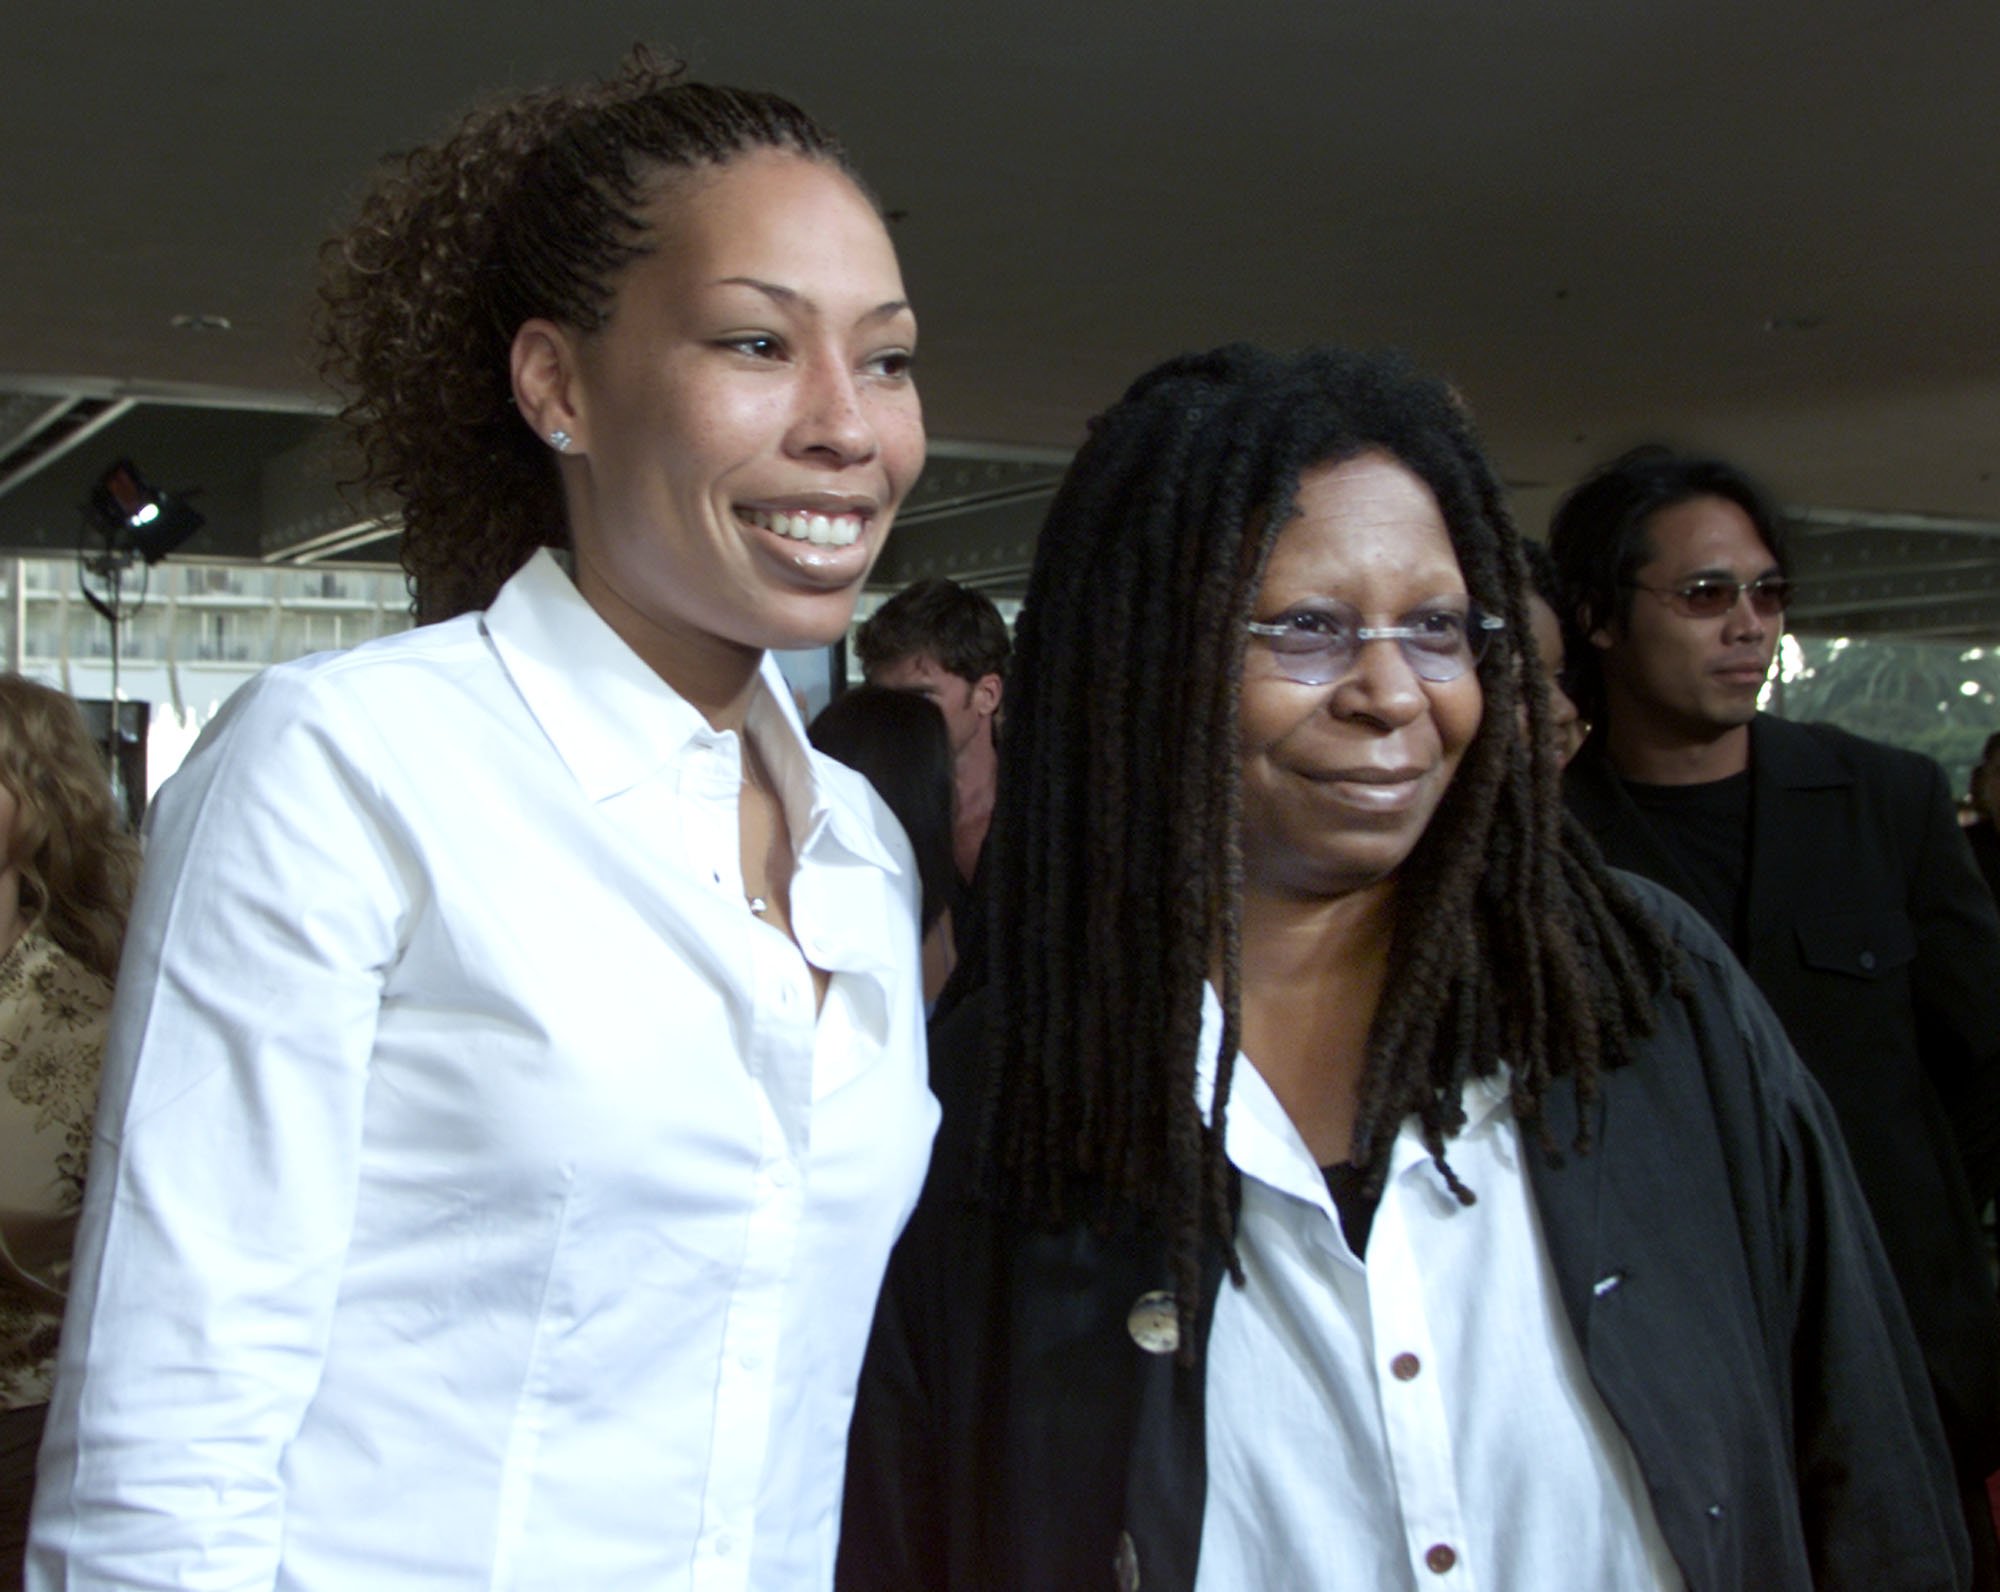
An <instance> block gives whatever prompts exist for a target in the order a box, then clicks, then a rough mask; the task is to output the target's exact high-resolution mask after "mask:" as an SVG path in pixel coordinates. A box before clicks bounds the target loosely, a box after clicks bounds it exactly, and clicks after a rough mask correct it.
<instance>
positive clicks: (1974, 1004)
mask: <svg viewBox="0 0 2000 1592" xmlns="http://www.w3.org/2000/svg"><path fill="white" fill-rule="evenodd" d="M1928 768H1929V773H1930V781H1929V785H1928V788H1927V789H1926V790H1925V792H1924V797H1923V841H1922V844H1921V846H1920V848H1919V850H1918V853H1917V859H1916V868H1915V870H1914V872H1913V876H1912V878H1911V882H1910V895H1909V903H1910V918H1911V922H1912V923H1913V925H1914V926H1915V929H1916V936H1917V958H1916V965H1915V968H1914V983H1913V998H1914V1000H1915V1003H1916V1021H1917V1042H1918V1045H1919V1046H1920V1047H1921V1054H1922V1055H1923V1058H1924V1065H1925V1068H1926V1070H1927V1071H1928V1072H1929V1073H1930V1075H1931V1082H1932V1084H1933V1086H1934V1087H1935V1088H1936V1089H1937V1092H1938V1096H1939V1098H1940V1099H1941V1100H1942V1101H1943V1102H1944V1107H1945V1113H1946V1115H1947V1117H1948V1118H1949V1120H1950V1122H1951V1126H1952V1132H1953V1134H1954V1135H1955V1137H1956V1139H1957V1143H1958V1150H1959V1158H1960V1161H1961V1163H1962V1165H1963V1167H1964V1170H1965V1178H1966V1184H1967V1186H1968V1187H1969V1188H1970V1190H1971V1192H1972V1203H1973V1205H1974V1207H1975V1208H1978V1207H1982V1206H1984V1205H1985V1204H1986V1202H1987V1201H1988V1200H1989V1199H1991V1198H1993V1196H1994V1195H1995V1193H1996V1192H2000V913H1996V910H1995V907H1994V902H1993V896H1992V893H1991V892H1990V891H1988V890H1987V888H1986V881H1985V880H1984V879H1982V878H1981V877H1980V875H1979V869H1978V866H1977V864H1975V863H1974V862H1973V860H1972V848H1971V847H1970V846H1969V845H1968V844H1967V843H1966V839H1965V834H1964V832H1963V831H1962V830H1961V829H1960V828H1959V825H1958V820H1957V818H1956V817H1955V816H1954V814H1953V812H1952V808H1951V798H1950V795H1949V792H1948V790H1947V788H1946V784H1945V777H1944V771H1943V770H1942V769H1941V768H1939V767H1938V766H1937V765H1936V764H1935V763H1930V764H1928Z"/></svg>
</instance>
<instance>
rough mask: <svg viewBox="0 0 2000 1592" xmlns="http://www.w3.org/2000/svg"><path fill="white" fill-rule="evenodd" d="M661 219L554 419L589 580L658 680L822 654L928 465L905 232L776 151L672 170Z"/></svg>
mask: <svg viewBox="0 0 2000 1592" xmlns="http://www.w3.org/2000/svg"><path fill="white" fill-rule="evenodd" d="M645 209H646V214H647V217H648V220H649V223H650V226H649V240H648V241H649V243H650V245H651V252H649V253H648V254H646V255H644V256H642V257H641V258H639V259H637V260H635V261H634V262H633V263H632V264H630V265H629V266H627V267H625V269H624V270H623V271H622V273H621V274H620V275H619V277H618V278H617V281H616V284H615V291H614V293H613V296H612V300H611V305H610V312H609V315H608V317H607V319H606V322H605V324H604V326H603V327H602V328H601V329H600V330H598V331H595V332H591V333H577V332H575V331H574V330H569V331H562V332H558V333H557V334H556V336H555V338H554V340H553V341H552V342H551V344H550V346H559V347H560V348H561V349H562V350H563V352H564V354H565V356H566V359H567V364H566V367H565V369H566V377H565V379H564V384H563V386H562V388H561V394H562V400H563V404H562V407H561V408H560V410H559V411H558V412H557V413H556V418H554V419H549V418H548V414H549V413H550V412H549V411H547V410H544V411H543V412H542V413H541V414H539V415H538V416H537V419H538V421H539V422H541V423H542V424H543V426H544V429H545V430H546V429H552V428H553V427H554V426H556V425H560V426H561V428H562V429H563V430H565V431H567V432H568V433H569V434H570V436H571V438H572V439H573V440H572V442H571V445H570V447H569V449H568V450H567V452H566V453H565V456H564V459H563V464H562V469H563V478H564V488H565V494H566V499H567V502H568V505H569V513H570V536H571V542H572V545H573V547H574V550H575V555H576V582H577V587H578V589H579V590H580V591H581V592H582V593H583V595H584V596H585V598H586V599H587V600H589V602H590V603H591V605H592V606H593V607H594V608H596V609H597V610H598V612H599V613H600V614H601V615H602V616H603V617H604V618H605V620H606V621H607V622H608V623H609V624H610V625H611V626H612V628H613V629H614V630H616V631H618V632H619V634H620V635H622V636H624V638H625V639H626V641H627V642H628V643H630V644H631V645H632V646H633V648H634V649H635V650H636V651H638V652H639V653H640V655H641V656H643V657H646V658H648V659H649V660H650V661H655V665H656V667H658V666H659V663H658V660H659V659H661V658H662V657H665V658H671V657H672V656H673V655H674V654H675V653H676V652H677V651H679V650H681V649H683V648H685V647H687V646H689V645H693V646H696V647H701V646H704V645H708V644H711V643H716V642H720V643H723V644H726V645H732V646H736V647H740V648H745V649H763V648H771V647H778V648H786V647H809V646H821V645H825V644H827V643H829V642H831V641H833V640H835V639H836V638H837V637H839V636H840V635H841V634H842V633H844V631H845V630H846V627H847V624H848V622H849V620H850V618H851V617H852V613H853V608H854V600H855V597H856V596H857V594H858V593H859V592H860V589H861V583H862V581H863V579H864V578H865V577H866V576H867V573H868V571H869V569H870V567H871V566H872V565H873V564H874V562H875V559H876V558H877V556H879V555H880V553H881V551H882V547H883V543H884V541H885V539H886V538H887V536H888V533H889V527H890V523H891V521H892V519H893V518H894V515H895V511H896V507H897V505H898V504H899V503H901V502H902V500H903V497H904V494H905V493H907V492H908V491H909V488H910V486H911V484H912V482H914V481H915V479H916V477H917V474H918V472H919V471H920V470H921V469H922V466H923V459H924V432H923V417H922V413H921V410H920V408H919V406H918V402H917V392H916V386H915V384H914V381H913V379H912V376H911V372H910V362H911V357H912V354H913V351H914V349H915V344H916V321H915V318H914V316H913V315H912V314H911V312H910V308H909V305H908V303H907V302H906V300H905V297H904V292H903V282H902V276H901V273H900V271H899V270H898V268H897V265H896V255H895V250H894V249H893V247H892V246H891V245H890V242H889V237H888V233H887V232H886V231H885V230H884V228H883V226H882V222H881V219H880V218H879V217H878V216H877V214H876V212H875V210H874V207H873V206H872V205H870V204H869V202H868V200H867V199H866V198H865V197H864V196H863V195H862V194H861V192H860V191H859V190H858V189H857V188H856V187H855V186H854V184H853V182H852V181H850V180H849V179H848V178H847V177H846V176H845V175H844V174H843V173H841V172H840V171H839V170H838V169H837V168H835V167H833V166H831V165H828V164H826V163H824V162H821V161H816V160H811V159H807V158H804V157H801V156H798V155H794V154H789V153H784V152H780V151H774V150H761V151H758V152H756V153H752V154H747V155H742V156H738V157H737V158H735V159H733V160H731V161H729V162H728V163H726V164H724V165H721V166H718V167H713V168H706V169H702V170H698V171H695V172H692V173H675V174H672V175H670V176H669V177H667V178H666V179H664V180H663V181H662V182H661V183H660V184H659V186H658V188H657V190H656V192H655V193H654V195H653V197H652V200H651V202H650V203H649V204H648V205H647V206H646V207H645ZM535 324H536V323H530V328H524V333H523V336H524V337H525V336H526V335H527V333H528V331H529V330H530V329H532V328H533V327H534V325H535ZM521 349H522V340H521V339H518V338H517V342H516V362H517V386H518V385H519V375H518V372H519V369H520V365H521V360H522V357H523V356H522V353H521ZM524 407H526V406H525V405H524ZM662 672H666V673H670V672H671V671H670V670H665V669H663V671H662Z"/></svg>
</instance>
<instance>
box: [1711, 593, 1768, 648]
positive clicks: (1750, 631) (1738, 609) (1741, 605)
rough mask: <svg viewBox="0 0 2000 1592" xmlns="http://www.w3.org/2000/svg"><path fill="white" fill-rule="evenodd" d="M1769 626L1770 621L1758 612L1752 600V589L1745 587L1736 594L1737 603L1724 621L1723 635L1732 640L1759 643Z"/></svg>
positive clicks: (1732, 606)
mask: <svg viewBox="0 0 2000 1592" xmlns="http://www.w3.org/2000/svg"><path fill="white" fill-rule="evenodd" d="M1769 625H1770V621H1769V620H1768V619H1766V618H1765V617H1764V616H1763V615H1762V614H1760V613H1758V612H1757V605H1756V604H1755V603H1753V602H1752V601H1751V600H1750V588H1749V587H1748V586H1745V587H1744V588H1743V589H1742V590H1741V591H1740V592H1738V593H1737V594H1736V601H1735V602H1734V603H1733V604H1732V605H1731V606H1730V609H1729V613H1728V615H1727V617H1725V618H1724V620H1723V623H1722V630H1723V635H1724V636H1725V637H1727V638H1729V639H1731V640H1739V641H1759V640H1762V639H1763V636H1764V632H1765V630H1766V629H1767V628H1768V627H1769Z"/></svg>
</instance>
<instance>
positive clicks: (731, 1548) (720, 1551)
mask: <svg viewBox="0 0 2000 1592" xmlns="http://www.w3.org/2000/svg"><path fill="white" fill-rule="evenodd" d="M715 1551H716V1554H717V1555H718V1556H719V1557H721V1558H724V1559H726V1558H728V1557H729V1556H730V1555H731V1554H732V1553H734V1552H735V1551H736V1539H735V1538H734V1537H732V1536H731V1535H730V1534H729V1533H728V1532H726V1531H725V1532H723V1534H722V1535H721V1536H719V1537H717V1538H716V1539H715ZM1445 1551H1446V1552H1447V1553H1449V1552H1450V1551H1451V1550H1450V1549H1449V1548H1447V1549H1446V1550H1445ZM1431 1552H1433V1553H1435V1552H1437V1549H1435V1548H1433V1549H1431Z"/></svg>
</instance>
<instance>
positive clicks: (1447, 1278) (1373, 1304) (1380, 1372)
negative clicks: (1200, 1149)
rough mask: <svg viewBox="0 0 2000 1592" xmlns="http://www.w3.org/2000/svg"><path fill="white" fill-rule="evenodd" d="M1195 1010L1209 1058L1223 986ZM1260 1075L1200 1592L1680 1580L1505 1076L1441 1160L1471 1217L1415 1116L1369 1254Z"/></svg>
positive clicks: (1213, 1445) (1234, 1122) (1235, 1114)
mask: <svg viewBox="0 0 2000 1592" xmlns="http://www.w3.org/2000/svg"><path fill="white" fill-rule="evenodd" d="M1207 1017H1208V1022H1207V1025H1206V1032H1205V1033H1204V1035H1203V1042H1202V1043H1203V1049H1202V1054H1203V1055H1204V1056H1212V1055H1213V1052H1214V1047H1215V1044H1216V1041H1217V1038H1218V1036H1219V1033H1220V1007H1219V1005H1218V1004H1217V1003H1216V1001H1215V999H1214V996H1213V994H1212V992H1211V994H1210V997H1209V1000H1208V1013H1207ZM1249 1063H1250V1058H1247V1057H1246V1058H1241V1059H1239V1061H1238V1064H1237V1069H1236V1073H1235V1084H1234V1086H1233V1088H1232V1090H1231V1092H1230V1098H1229V1128H1228V1150H1229V1158H1230V1160H1231V1161H1232V1162H1233V1163H1234V1164H1235V1166H1236V1167H1237V1169H1238V1170H1239V1171H1240V1172H1241V1173H1242V1174H1243V1182H1242V1188H1243V1207H1242V1216H1241V1219H1240V1222H1239V1225H1238V1228H1237V1246H1238V1253H1239V1254H1240V1255H1241V1257H1242V1261H1243V1269H1244V1272H1245V1277H1246V1286H1245V1287H1243V1288H1240V1289H1239V1288H1237V1287H1235V1286H1234V1285H1233V1284H1231V1283H1229V1282H1227V1281H1225V1282H1224V1283H1223V1285H1222V1291H1221V1295H1220V1298H1219V1300H1218V1302H1217V1304H1216V1309H1215V1320H1214V1325H1213V1327H1212V1328H1211V1332H1210V1338H1209V1343H1208V1357H1209V1358H1208V1373H1207V1398H1206V1408H1207V1452H1208V1497H1207V1506H1206V1510H1205V1512H1204V1514H1203V1517H1202V1533H1201V1557H1200V1569H1199V1572H1198V1574H1197V1577H1196V1586H1197V1588H1198V1589H1200V1592H1245V1589H1248V1588H1253V1587H1254V1588H1257V1589H1258V1592H1307V1589H1327V1592H1333V1589H1347V1588H1354V1589H1357V1592H1399V1589H1400V1592H1432V1589H1435V1592H1474V1589H1479V1592H1550V1589H1553V1588H1569V1587H1575V1588H1579V1589H1582V1588H1590V1589H1593V1592H1594V1589H1600V1588H1601V1589H1606V1592H1609V1589H1612V1588H1615V1589H1617V1592H1656V1589H1658V1592H1664V1589H1668V1588H1678V1587H1680V1586H1682V1585H1683V1582H1682V1579H1681V1576H1680V1572H1679V1570H1678V1569H1677V1567H1676V1566H1675V1564H1674V1561H1673V1556H1672V1555H1671V1554H1670V1553H1669V1552H1668V1550H1667V1546H1666V1542H1665V1539H1664V1538H1663V1537H1662V1536H1661V1535H1660V1530H1659V1525H1658V1522H1657V1520H1656V1519H1655V1517H1654V1514H1653V1507H1652V1504H1651V1502H1650V1500H1649V1499H1648V1497H1647V1493H1646V1485H1645V1480H1644V1478H1643V1477H1642V1476H1641V1475H1640V1473H1639V1467H1638V1463H1637V1461H1636V1460H1635V1459H1634V1458H1633V1456H1632V1451H1631V1447H1630V1445H1629V1444H1628V1443H1627V1442H1626V1441H1625V1438H1624V1435H1623V1434H1622V1433H1621V1432H1620V1431H1619V1430H1618V1427H1617V1425H1616V1423H1615V1422H1614V1421H1613V1420H1612V1419H1611V1416H1610V1413H1609V1412H1608V1411H1607V1410H1606V1409H1605V1407H1604V1404H1603V1401H1602V1400H1601V1399H1600V1398H1599V1397H1598V1396H1597V1391H1596V1389H1595V1387H1594V1386H1593V1385H1592V1384H1591V1381H1590V1376H1589V1373H1588V1371H1587V1370H1586V1369H1585V1367H1584V1364H1583V1357H1582V1355H1581V1353H1580V1352H1579V1351H1578V1349H1577V1345H1576V1339H1575V1335H1574V1333H1573V1332H1572V1331H1571V1329H1570V1325H1569V1321H1568V1318H1567V1317H1566V1316H1565V1315H1564V1313H1563V1307H1562V1298H1561V1295H1560V1293H1559V1292H1558V1291H1557V1287H1556V1279H1555V1272H1554V1270H1553V1268H1552V1267H1551V1265H1550V1262H1549V1257H1548V1250H1547V1246H1546V1244H1545V1243H1544V1241H1543V1238H1542V1227H1541V1221H1540V1219H1539V1217H1538V1216H1537V1215H1536V1212H1535V1206H1534V1197H1533V1191H1532V1190H1531V1189H1530V1187H1529V1185H1528V1181H1527V1177H1526V1174H1525V1172H1524V1170H1523V1168H1522V1165H1521V1134H1520V1129H1519V1127H1518V1125H1517V1124H1516V1122H1515V1120H1514V1114H1513V1109H1512V1107H1511V1106H1510V1105H1509V1104H1508V1099H1507V1093H1506V1089H1505V1087H1504V1085H1503V1084H1501V1083H1499V1082H1495V1081H1475V1082H1473V1083H1471V1084H1469V1085H1468V1086H1467V1090H1466V1099H1465V1105H1466V1115H1467V1122H1466V1126H1465V1130H1464V1131H1463V1132H1462V1133H1460V1134H1459V1135H1458V1137H1456V1138H1454V1139H1452V1140H1451V1141H1450V1143H1449V1144H1448V1146H1447V1154H1448V1156H1449V1158H1450V1160H1451V1165H1452V1169H1453V1170H1454V1171H1455V1172H1456V1173H1457V1174H1458V1175H1459V1177H1460V1179H1461V1180H1463V1181H1464V1182H1465V1184H1466V1185H1467V1186H1468V1187H1470V1188H1471V1189H1472V1190H1473V1191H1474V1193H1476V1194H1477V1196H1478V1203H1477V1204H1475V1205H1471V1206H1461V1205H1460V1204H1459V1203H1458V1201H1457V1199H1456V1198H1455V1197H1454V1196H1453V1195H1452V1193H1451V1191H1450V1189H1448V1188H1447V1187H1446V1186H1445V1182H1444V1179H1443V1178H1442V1177H1441V1176H1439V1174H1438V1171H1437V1168H1436V1167H1435V1166H1434V1165H1433V1164H1432V1162H1431V1158H1430V1152H1429V1151H1428V1150H1426V1149H1425V1148H1424V1146H1423V1142H1422V1140H1421V1138H1420V1137H1419V1136H1418V1133H1417V1129H1416V1125H1415V1123H1414V1122H1411V1123H1407V1124H1405V1125H1404V1127H1403V1130H1402V1131H1401V1132H1400V1133H1399V1134H1398V1135H1397V1138H1396V1141H1395V1145H1394V1147H1393V1149H1392V1151H1391V1154H1390V1162H1389V1178H1388V1182H1387V1184H1386V1186H1385V1187H1384V1189H1383V1193H1382V1202H1381V1205H1380V1206H1379V1207H1378V1209H1377V1211H1376V1216H1375V1225H1374V1230H1373V1231H1372V1233H1371V1234H1370V1236H1369V1239H1368V1254H1367V1261H1366V1264H1363V1262H1362V1261H1360V1260H1357V1259H1356V1258H1355V1256H1354V1254H1353V1252H1352V1250H1351V1249H1350V1248H1349V1247H1348V1244H1347V1242H1346V1240H1345V1238H1344V1237H1343V1236H1342V1234H1341V1228H1340V1218H1339V1215H1338V1213H1337V1211H1336V1209H1335V1206H1334V1204H1333V1201H1332V1199H1331V1197H1330V1196H1329V1194H1328V1192H1327V1187H1326V1180H1325V1178H1324V1176H1323V1175H1322V1174H1321V1172H1320V1169H1319V1167H1318V1166H1317V1165H1315V1163H1314V1161H1313V1158H1312V1154H1311V1152H1310V1151H1309V1150H1308V1149H1307V1148H1306V1145H1305V1141H1304V1140H1303V1139H1302V1138H1300V1136H1299V1133H1298V1130H1297V1129H1296V1128H1295V1127H1294V1126H1293V1124H1292V1121H1291V1118H1290V1117H1289V1116H1288V1115H1287V1114H1286V1112H1285V1109H1284V1107H1283V1106H1282V1105H1281V1104H1280V1103H1279V1101H1278V1099H1277V1097H1276V1096H1275V1095H1274V1094H1273V1093H1272V1092H1271V1089H1270V1086H1269V1085H1268V1084H1266V1083H1265V1081H1264V1080H1263V1078H1262V1077H1260V1076H1259V1075H1258V1073H1257V1071H1256V1068H1255V1066H1254V1064H1249ZM1207 1087H1208V1085H1207V1083H1206V1082H1205V1083H1204V1089H1206V1088H1207Z"/></svg>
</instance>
